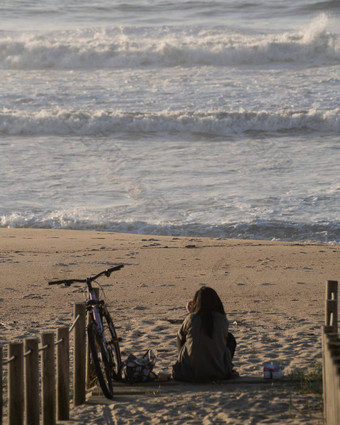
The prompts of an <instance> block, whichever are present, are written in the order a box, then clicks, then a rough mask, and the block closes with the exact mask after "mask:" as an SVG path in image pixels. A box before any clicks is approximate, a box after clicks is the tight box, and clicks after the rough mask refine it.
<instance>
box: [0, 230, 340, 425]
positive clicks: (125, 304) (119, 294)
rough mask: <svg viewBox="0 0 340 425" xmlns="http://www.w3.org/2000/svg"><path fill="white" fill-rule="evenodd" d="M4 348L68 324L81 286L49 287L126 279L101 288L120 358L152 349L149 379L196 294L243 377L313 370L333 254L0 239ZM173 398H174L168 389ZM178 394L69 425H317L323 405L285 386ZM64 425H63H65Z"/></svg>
mask: <svg viewBox="0 0 340 425" xmlns="http://www.w3.org/2000/svg"><path fill="white" fill-rule="evenodd" d="M0 241H1V243H0V247H1V250H0V262H1V268H0V276H1V278H0V287H1V295H0V305H1V312H0V330H1V334H0V335H1V337H0V338H1V339H0V342H1V343H2V344H4V345H5V346H6V344H7V343H8V342H9V341H12V340H14V339H23V338H25V337H28V336H32V335H37V336H39V335H40V333H41V332H44V331H48V330H55V329H56V328H57V327H58V326H61V325H66V324H68V323H71V321H72V313H73V304H74V303H75V302H79V301H82V300H84V293H83V291H82V287H81V285H74V286H72V287H71V288H65V287H53V286H49V285H48V281H49V280H53V279H62V278H71V277H78V278H83V277H86V276H88V275H93V274H96V273H98V272H100V271H102V270H104V269H105V268H108V267H110V266H111V265H114V264H117V263H124V265H125V267H124V269H122V270H121V271H119V272H117V273H115V274H114V275H112V276H111V278H110V279H108V280H106V279H105V278H104V279H101V281H100V282H101V284H102V286H103V289H104V291H105V295H106V301H107V303H108V305H109V310H110V312H111V314H112V316H113V319H114V321H115V323H116V325H117V331H118V333H119V336H120V337H121V338H122V342H121V350H122V357H123V358H125V357H127V355H128V354H129V353H130V352H132V353H134V354H142V353H143V352H145V351H146V350H147V349H149V348H153V349H157V351H158V361H157V365H156V371H157V372H169V373H170V372H171V365H172V364H173V363H174V361H175V359H176V332H177V329H178V327H179V325H180V323H181V321H182V320H183V319H184V317H185V315H186V310H185V304H186V301H187V300H189V299H190V298H191V297H192V295H193V294H194V292H195V291H196V290H197V289H198V288H199V287H200V286H201V285H209V286H211V287H213V288H214V289H215V290H216V291H217V292H218V293H219V295H220V296H221V299H222V301H223V303H224V307H225V310H226V312H227V315H228V319H229V321H230V325H231V332H232V333H233V334H234V335H235V337H236V339H237V341H238V347H237V351H236V354H235V358H234V365H235V368H236V369H237V370H238V372H239V373H240V375H241V377H260V376H262V365H263V362H265V361H267V360H279V361H280V364H281V365H282V366H283V367H284V373H285V375H286V376H287V375H289V373H291V372H292V371H293V370H294V369H295V368H299V369H303V370H307V369H308V368H309V367H311V366H313V365H314V364H315V362H320V361H321V339H320V335H321V332H320V330H321V326H322V325H323V321H324V293H325V282H326V280H338V279H339V277H340V261H339V258H340V247H339V246H334V245H324V244H320V243H288V242H277V241H275V242H268V241H250V240H224V239H210V238H188V237H185V238H184V237H180V238H179V237H172V236H169V237H165V236H145V235H134V234H119V233H104V232H95V231H93V232H89V231H68V230H40V229H39V230H37V229H0ZM173 388H175V387H173ZM176 388H177V390H176V391H168V390H167V389H159V390H158V391H150V393H149V394H147V395H145V394H137V395H124V396H123V395H121V396H117V398H116V399H115V400H113V401H107V402H106V401H105V402H104V401H103V400H102V401H100V400H99V402H96V403H94V402H93V400H92V401H91V402H89V403H88V404H86V405H84V406H80V407H78V408H76V409H74V410H73V411H72V420H71V421H69V422H67V423H69V424H85V423H86V424H91V425H92V424H93V425H95V424H142V423H145V424H148V423H150V424H159V423H174V424H205V425H207V424H222V423H226V424H227V423H230V424H288V423H289V424H312V425H314V424H321V423H322V419H321V414H322V412H321V410H320V395H317V394H306V393H303V392H300V391H299V389H298V388H296V387H294V386H292V385H282V384H279V383H278V384H274V385H268V384H266V385H262V384H258V385H256V384H251V385H246V384H229V385H228V384H220V385H219V384H209V385H189V384H188V385H182V386H180V387H176ZM63 423H66V422H63Z"/></svg>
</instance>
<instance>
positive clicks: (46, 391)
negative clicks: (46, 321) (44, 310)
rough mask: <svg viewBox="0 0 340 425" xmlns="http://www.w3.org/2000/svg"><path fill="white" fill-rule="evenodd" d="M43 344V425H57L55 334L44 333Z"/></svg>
mask: <svg viewBox="0 0 340 425" xmlns="http://www.w3.org/2000/svg"><path fill="white" fill-rule="evenodd" d="M41 343H42V347H41V350H42V394H43V396H42V400H43V406H42V414H43V425H55V423H56V383H55V362H54V355H55V346H54V334H53V333H43V334H42V336H41Z"/></svg>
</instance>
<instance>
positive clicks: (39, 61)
mask: <svg viewBox="0 0 340 425" xmlns="http://www.w3.org/2000/svg"><path fill="white" fill-rule="evenodd" d="M327 25H328V19H327V17H326V15H320V17H318V18H316V19H315V20H314V21H313V22H312V23H311V24H310V25H309V26H307V27H306V28H305V29H303V30H299V31H296V32H286V33H278V34H277V33H269V34H261V35H258V34H256V33H251V34H245V33H243V32H242V33H240V32H229V31H228V30H227V29H226V28H223V27H216V28H208V29H207V28H206V29H202V28H192V27H191V28H186V27H161V28H158V27H156V28H152V27H121V28H104V29H78V30H72V31H71V30H70V31H55V32H50V33H38V32H23V33H20V32H18V33H13V32H11V33H9V32H2V33H0V67H1V68H3V69H57V70H58V69H76V70H79V69H84V70H92V69H101V68H103V69H107V68H109V69H120V68H136V67H150V66H152V67H174V66H185V67H188V66H197V65H207V66H244V65H248V66H249V65H254V66H258V65H268V64H272V65H273V64H277V63H278V64H285V63H287V64H289V63H296V64H300V63H301V64H305V63H308V64H310V63H313V64H314V65H318V64H324V63H336V62H337V61H339V59H340V41H339V37H338V35H336V34H332V33H330V32H328V31H327Z"/></svg>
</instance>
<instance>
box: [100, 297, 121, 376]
mask: <svg viewBox="0 0 340 425" xmlns="http://www.w3.org/2000/svg"><path fill="white" fill-rule="evenodd" d="M102 325H103V329H104V337H105V341H106V345H107V348H108V350H109V352H110V357H111V372H112V376H113V379H115V380H116V381H121V373H122V359H121V355H120V347H119V338H118V336H117V333H116V329H115V327H114V325H113V321H112V319H111V316H110V313H109V312H108V310H107V309H106V306H105V305H104V306H103V307H102Z"/></svg>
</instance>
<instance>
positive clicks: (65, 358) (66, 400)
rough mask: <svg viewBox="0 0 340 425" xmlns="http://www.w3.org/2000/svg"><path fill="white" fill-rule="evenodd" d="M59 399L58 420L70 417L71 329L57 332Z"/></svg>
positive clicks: (60, 329) (61, 329) (66, 328)
mask: <svg viewBox="0 0 340 425" xmlns="http://www.w3.org/2000/svg"><path fill="white" fill-rule="evenodd" d="M57 344H58V348H57V400H58V406H57V410H58V420H60V421H62V420H68V419H69V418H70V355H69V351H70V343H69V329H68V327H63V328H59V329H58V334H57Z"/></svg>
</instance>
